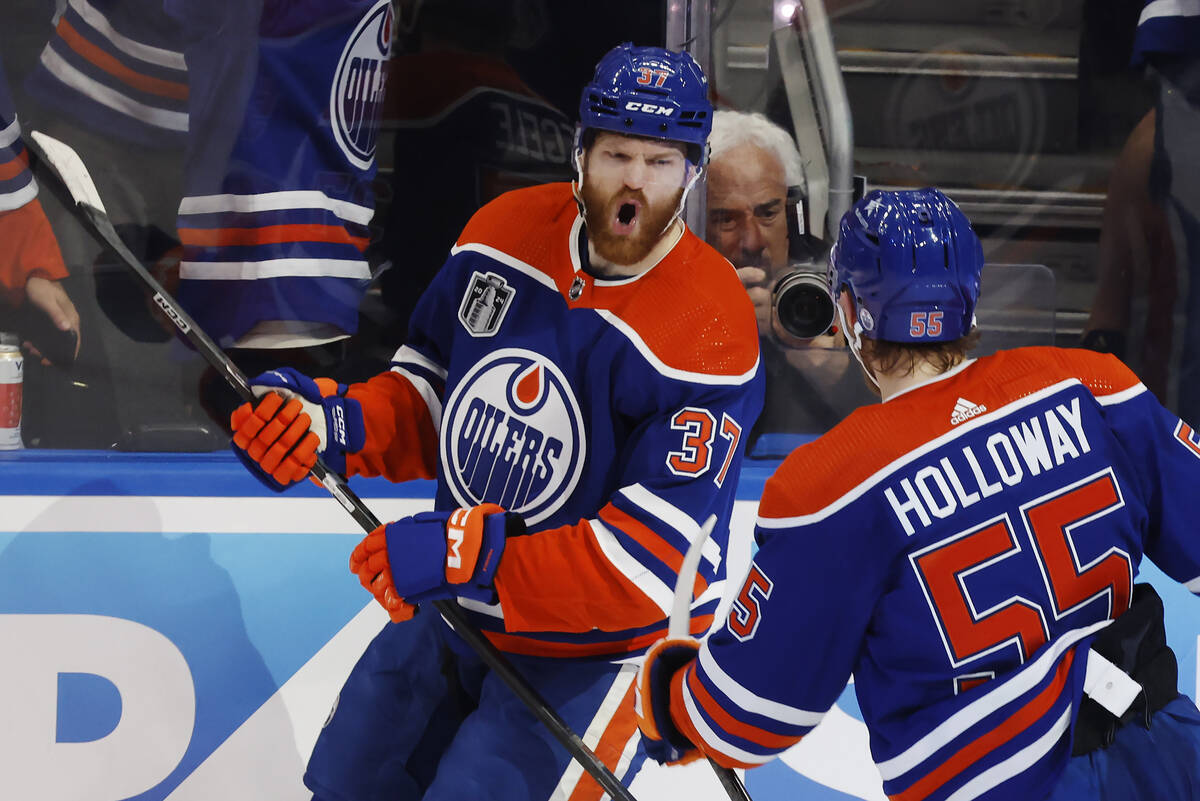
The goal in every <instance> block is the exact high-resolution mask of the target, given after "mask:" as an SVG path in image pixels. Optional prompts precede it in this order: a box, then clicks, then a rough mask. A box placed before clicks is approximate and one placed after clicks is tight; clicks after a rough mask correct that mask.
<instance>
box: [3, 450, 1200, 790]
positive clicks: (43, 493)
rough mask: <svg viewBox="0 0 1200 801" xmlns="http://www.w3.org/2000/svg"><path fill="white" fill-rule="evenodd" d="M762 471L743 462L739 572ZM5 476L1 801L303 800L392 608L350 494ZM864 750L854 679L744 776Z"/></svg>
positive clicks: (176, 465)
mask: <svg viewBox="0 0 1200 801" xmlns="http://www.w3.org/2000/svg"><path fill="white" fill-rule="evenodd" d="M773 467H774V463H771V462H763V463H751V464H749V465H748V466H747V467H746V468H745V469H744V470H743V474H742V476H741V481H740V483H739V487H738V502H737V506H736V508H735V513H734V521H733V531H732V535H731V546H730V553H729V557H728V558H729V572H730V573H731V574H733V575H741V573H742V571H744V569H745V567H746V565H747V563H748V561H749V557H750V549H751V539H750V533H751V528H752V526H753V520H754V513H755V508H756V505H757V499H758V495H759V493H760V492H761V490H762V484H763V481H764V480H765V479H766V477H767V476H768V475H770V472H771V470H772V469H773ZM352 486H353V487H354V489H355V490H356V491H357V492H358V493H359V494H360V495H361V496H362V497H363V498H364V499H367V500H368V502H369V506H370V507H371V509H372V511H373V512H374V513H375V515H376V516H377V517H379V518H381V519H394V518H396V517H400V516H402V515H405V514H411V513H413V512H414V511H418V510H420V509H424V508H428V507H429V506H430V505H431V497H432V489H433V485H432V483H431V482H412V483H410V484H406V485H391V484H388V483H387V482H382V481H357V480H356V481H355V482H352ZM0 487H2V489H0V496H3V497H0V643H3V653H4V657H3V658H2V659H0V709H4V710H5V717H6V721H5V725H4V726H3V727H0V766H3V767H2V769H0V798H13V799H26V798H28V799H32V798H37V799H40V800H41V801H68V799H71V800H74V799H81V798H86V799H89V801H109V800H110V799H111V800H114V801H115V799H126V798H136V799H142V800H144V801H160V800H161V799H170V800H171V801H208V799H213V798H224V799H231V800H233V801H237V800H238V799H255V800H256V801H300V800H301V799H307V798H308V797H309V795H308V794H307V793H306V791H305V790H304V788H303V786H302V785H301V783H300V775H301V773H302V770H303V764H304V762H305V760H306V758H307V755H308V752H309V750H310V749H311V747H312V743H313V742H314V740H315V739H316V736H317V733H318V731H319V730H320V727H321V724H322V722H323V721H324V720H325V718H326V715H327V714H328V711H329V706H330V704H331V703H332V701H333V698H334V695H335V694H336V692H337V689H338V688H339V687H340V685H341V682H342V680H343V678H344V677H345V675H346V673H347V672H348V671H349V669H350V667H351V666H352V665H353V663H354V661H355V660H356V659H357V657H358V655H359V654H360V653H361V652H362V649H363V647H364V646H365V645H366V643H367V642H368V641H369V640H370V639H371V637H372V636H374V634H375V633H376V632H377V631H378V630H379V628H380V627H381V626H382V625H383V624H384V623H385V622H386V616H385V615H384V614H383V613H382V611H380V610H379V609H378V608H377V607H376V606H375V605H374V604H373V603H367V600H368V598H367V596H366V595H365V593H364V592H363V590H362V588H361V587H360V586H359V585H358V582H357V580H355V579H354V577H353V576H352V575H351V574H350V573H349V571H348V569H347V566H346V563H347V559H348V556H349V553H350V550H351V548H352V547H353V546H354V544H355V543H356V542H357V540H358V536H360V535H361V533H362V532H361V531H360V530H359V529H358V527H357V525H356V524H355V523H354V522H353V521H352V520H351V519H350V517H349V516H348V515H347V514H346V513H345V512H344V511H343V510H342V508H341V507H340V506H339V505H338V504H337V503H336V502H335V501H333V500H332V499H330V498H329V497H328V496H327V495H326V494H325V493H324V492H323V491H322V490H319V489H317V488H316V487H313V486H310V485H307V484H306V485H304V486H302V487H298V488H296V489H295V490H293V491H291V492H289V493H288V494H287V495H286V496H280V495H273V494H271V493H268V492H267V491H266V490H262V489H260V487H259V486H258V485H257V484H256V483H255V482H254V481H253V480H250V479H248V478H247V477H246V475H245V473H244V471H243V469H242V468H241V466H240V465H238V463H237V462H236V461H235V460H234V459H233V457H232V456H231V455H227V454H211V455H209V454H202V455H174V454H169V455H168V454H116V453H112V454H110V453H100V452H94V451H88V452H64V451H27V452H23V453H0ZM1140 578H1141V579H1143V580H1149V581H1151V582H1152V583H1154V584H1155V586H1156V587H1157V588H1158V590H1159V592H1160V594H1161V595H1162V597H1163V600H1164V602H1165V604H1166V609H1167V630H1168V633H1169V635H1170V640H1171V642H1172V645H1173V646H1174V647H1175V650H1176V653H1177V655H1178V657H1179V664H1180V689H1181V690H1183V691H1184V692H1187V693H1189V694H1191V695H1192V696H1193V697H1195V695H1196V692H1197V689H1198V687H1197V682H1198V677H1197V669H1196V645H1197V639H1198V638H1200V606H1198V605H1197V604H1198V603H1200V602H1198V601H1197V600H1196V599H1194V598H1192V596H1191V595H1190V594H1189V593H1188V592H1187V591H1186V590H1184V589H1183V588H1182V587H1179V586H1178V585H1175V584H1174V583H1173V582H1170V581H1168V580H1166V579H1164V578H1163V577H1162V575H1161V574H1160V573H1159V572H1158V571H1157V570H1156V569H1155V568H1154V567H1153V566H1151V565H1149V564H1146V565H1144V566H1143V574H1142V576H1141V577H1140ZM731 585H736V582H731ZM718 619H721V618H720V616H719V617H718ZM866 743H867V739H866V730H865V728H864V727H863V725H862V723H861V715H860V713H859V711H858V706H857V703H856V701H855V699H854V694H853V690H852V688H848V689H847V691H846V692H845V693H843V695H842V697H841V698H840V699H839V701H838V703H837V705H836V706H835V707H834V708H833V709H832V710H830V713H829V714H828V715H827V716H826V719H825V721H824V722H823V723H822V724H821V726H820V727H818V728H817V729H816V730H815V731H814V732H813V733H812V734H811V735H810V736H809V737H808V738H806V739H805V740H804V741H802V742H801V743H800V744H799V745H798V746H796V747H795V748H794V749H792V750H791V751H790V752H788V754H786V755H785V757H784V759H783V760H781V761H779V762H776V763H773V764H771V765H768V766H766V767H763V768H759V769H756V770H755V771H752V772H751V773H750V774H749V775H748V776H747V777H746V778H747V786H748V788H749V790H750V793H751V795H752V796H753V797H754V799H755V801H782V800H783V799H814V800H815V801H833V800H834V799H857V798H861V799H882V798H883V797H884V796H883V795H882V793H881V791H880V789H879V781H878V778H877V774H876V772H875V769H874V767H873V765H872V764H871V762H870V759H869V755H868V753H867V745H866ZM633 791H634V794H635V795H636V796H637V797H638V798H639V799H642V801H645V799H653V798H685V797H686V798H696V799H704V800H707V799H713V801H720V799H723V798H725V795H724V793H723V791H722V790H721V789H720V787H719V785H717V784H716V782H715V780H714V779H713V778H712V776H711V772H710V771H709V769H708V767H707V766H706V765H703V764H696V765H691V766H688V767H686V768H682V769H670V770H669V771H667V770H665V769H662V768H657V767H655V768H648V769H647V770H645V771H643V773H642V775H641V776H639V777H638V779H637V781H636V782H635V784H634V786H633Z"/></svg>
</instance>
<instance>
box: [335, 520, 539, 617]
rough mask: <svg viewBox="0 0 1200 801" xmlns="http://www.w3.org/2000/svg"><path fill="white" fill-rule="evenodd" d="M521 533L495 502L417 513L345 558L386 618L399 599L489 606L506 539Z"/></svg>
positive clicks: (377, 533) (369, 538) (382, 529)
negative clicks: (473, 602)
mask: <svg viewBox="0 0 1200 801" xmlns="http://www.w3.org/2000/svg"><path fill="white" fill-rule="evenodd" d="M524 531H525V524H524V523H523V522H522V521H521V517H520V515H517V514H515V513H512V512H505V511H504V509H502V508H501V507H499V506H497V505H496V504H494V503H485V504H481V505H480V506H472V507H469V508H464V509H455V510H454V511H453V512H422V513H420V514H417V515H414V516H412V517H405V518H402V519H400V520H397V521H395V522H394V523H388V524H386V525H383V526H380V527H379V528H377V529H375V530H374V531H372V532H371V533H370V534H368V535H367V536H366V538H365V539H364V540H363V541H362V542H361V543H359V545H358V547H357V548H355V549H354V553H352V554H351V555H350V570H351V572H353V573H357V574H358V580H359V581H360V582H361V583H362V585H363V586H364V587H366V588H367V589H368V590H370V591H371V594H372V595H374V596H375V598H376V600H378V601H379V602H380V603H381V604H383V607H384V608H385V609H388V611H389V613H390V611H391V609H390V608H389V604H391V603H393V599H401V598H403V599H404V600H406V601H407V602H408V603H410V604H417V603H422V602H424V601H436V600H443V599H448V598H454V597H456V596H463V597H466V598H472V599H474V600H477V601H483V602H489V601H491V600H492V598H493V596H494V594H495V590H494V588H493V586H492V582H493V580H494V579H495V576H496V568H497V567H499V565H500V557H501V556H502V555H503V554H504V543H505V539H506V538H507V537H508V536H509V535H514V536H515V535H517V534H522V533H524Z"/></svg>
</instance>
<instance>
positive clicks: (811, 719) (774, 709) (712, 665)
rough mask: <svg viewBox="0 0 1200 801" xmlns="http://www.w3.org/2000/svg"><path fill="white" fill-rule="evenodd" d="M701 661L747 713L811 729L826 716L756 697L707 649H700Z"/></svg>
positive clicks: (706, 671)
mask: <svg viewBox="0 0 1200 801" xmlns="http://www.w3.org/2000/svg"><path fill="white" fill-rule="evenodd" d="M699 661H700V667H702V668H703V669H704V675H705V676H707V677H708V680H709V681H711V682H712V683H713V685H714V686H715V687H716V688H717V689H718V690H720V691H721V692H722V693H723V694H724V695H725V696H726V697H727V698H728V699H729V700H730V701H733V703H735V704H737V705H738V706H739V707H741V708H742V709H744V710H746V711H747V712H750V713H753V714H755V715H764V716H765V717H768V718H771V719H773V720H778V721H779V722H780V723H786V724H788V725H790V726H806V727H809V728H811V727H813V726H816V725H817V724H818V723H820V722H821V718H823V717H824V716H825V713H824V712H810V711H809V710H807V709H800V708H798V707H794V706H788V705H787V704H781V703H779V702H778V701H771V700H768V699H766V698H761V697H759V696H757V695H755V694H754V693H752V692H750V691H749V690H747V689H746V688H745V687H743V686H742V685H740V684H738V683H737V682H736V681H734V680H733V678H732V677H730V675H729V674H728V673H726V672H725V671H724V670H722V669H721V666H720V665H718V664H717V663H716V660H714V659H713V657H712V653H711V652H710V651H709V650H708V648H707V647H702V648H701V649H700V659H699Z"/></svg>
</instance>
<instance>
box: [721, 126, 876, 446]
mask: <svg viewBox="0 0 1200 801" xmlns="http://www.w3.org/2000/svg"><path fill="white" fill-rule="evenodd" d="M709 146H710V148H711V156H710V159H709V167H708V182H707V206H708V220H707V225H706V231H705V238H706V239H707V240H708V243H709V244H710V245H712V246H713V247H714V248H716V250H717V251H719V252H720V253H721V255H723V256H724V257H725V258H727V259H729V261H730V262H731V263H732V264H733V266H734V267H735V268H736V269H737V273H738V277H739V278H740V279H741V281H742V286H744V287H745V288H746V292H747V294H748V295H749V296H750V300H751V301H753V303H754V311H755V314H756V316H757V319H758V332H759V340H760V346H761V348H762V357H763V363H764V365H765V367H766V372H767V395H766V405H765V407H764V408H763V413H762V415H761V416H760V417H759V420H758V423H757V425H755V427H754V430H753V432H752V434H751V440H750V445H751V447H752V448H756V445H757V448H756V454H757V455H761V456H770V455H773V454H774V452H775V451H776V450H779V451H781V453H786V452H787V450H789V445H791V446H794V445H795V441H794V439H791V438H782V439H778V440H776V441H766V440H763V441H760V435H761V434H764V433H769V434H798V433H799V434H819V433H822V432H824V431H826V430H827V429H829V428H830V427H832V426H833V425H834V424H835V423H837V422H838V421H839V420H841V419H842V418H843V417H845V416H846V415H847V414H849V413H850V411H852V410H853V409H854V408H855V407H857V406H859V405H861V404H863V403H869V402H871V401H872V400H873V399H874V398H873V396H872V395H871V394H870V393H869V391H867V389H866V387H865V386H864V385H863V383H862V382H861V380H860V379H859V377H858V374H857V371H856V370H853V369H851V367H852V363H851V359H850V355H849V351H848V350H846V349H845V343H844V341H843V339H842V336H841V334H840V333H839V332H838V331H837V329H836V326H835V325H834V307H833V301H832V300H831V299H830V297H829V292H828V288H827V286H826V280H825V271H826V265H825V259H826V257H827V254H828V250H829V247H828V244H827V243H825V242H823V241H821V240H820V239H818V238H816V237H814V236H811V235H809V234H807V233H806V232H805V225H804V203H803V196H804V169H803V161H802V159H801V156H800V153H799V151H797V149H796V145H795V143H794V142H793V141H792V138H791V136H789V135H788V133H787V132H786V131H784V130H783V129H782V128H780V127H779V126H778V125H775V124H774V123H772V122H771V121H770V120H768V119H767V118H766V117H764V116H763V115H761V114H750V113H746V112H741V111H730V110H724V109H722V110H720V111H717V112H716V114H715V115H714V118H713V132H712V135H711V136H710V138H709ZM764 446H765V447H764Z"/></svg>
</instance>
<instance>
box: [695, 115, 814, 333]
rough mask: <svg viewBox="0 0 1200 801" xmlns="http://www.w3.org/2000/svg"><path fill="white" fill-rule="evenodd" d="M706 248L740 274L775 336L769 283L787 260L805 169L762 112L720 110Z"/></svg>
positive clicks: (763, 325) (764, 327)
mask: <svg viewBox="0 0 1200 801" xmlns="http://www.w3.org/2000/svg"><path fill="white" fill-rule="evenodd" d="M709 148H710V154H711V155H710V157H709V158H710V160H709V167H708V226H707V230H706V234H705V238H706V239H707V240H708V244H710V245H712V246H713V247H714V248H716V249H717V251H718V252H720V254H721V255H722V256H724V257H725V258H727V259H729V261H730V262H731V263H732V264H733V266H734V267H736V268H737V271H738V277H739V278H740V279H741V281H742V285H743V286H745V287H746V291H747V293H749V295H750V300H751V301H753V302H754V311H755V314H756V315H757V317H758V330H759V333H760V334H762V335H764V336H767V335H770V333H771V331H770V326H771V285H772V284H773V283H774V281H775V278H776V277H777V274H778V273H779V272H780V271H781V270H783V269H784V268H785V267H786V266H787V262H788V226H787V213H786V212H787V201H788V187H797V188H802V187H803V185H804V167H803V162H802V161H801V158H800V152H799V151H798V150H797V149H796V144H795V143H794V142H793V141H792V137H791V136H789V135H788V133H787V131H785V130H783V129H782V128H780V127H779V126H778V125H776V124H775V123H773V122H771V121H770V120H768V119H767V118H766V117H764V116H763V115H762V114H757V113H753V114H752V113H747V112H744V111H730V110H726V109H722V110H720V111H718V112H716V114H715V115H714V116H713V128H712V134H711V136H710V137H709Z"/></svg>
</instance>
